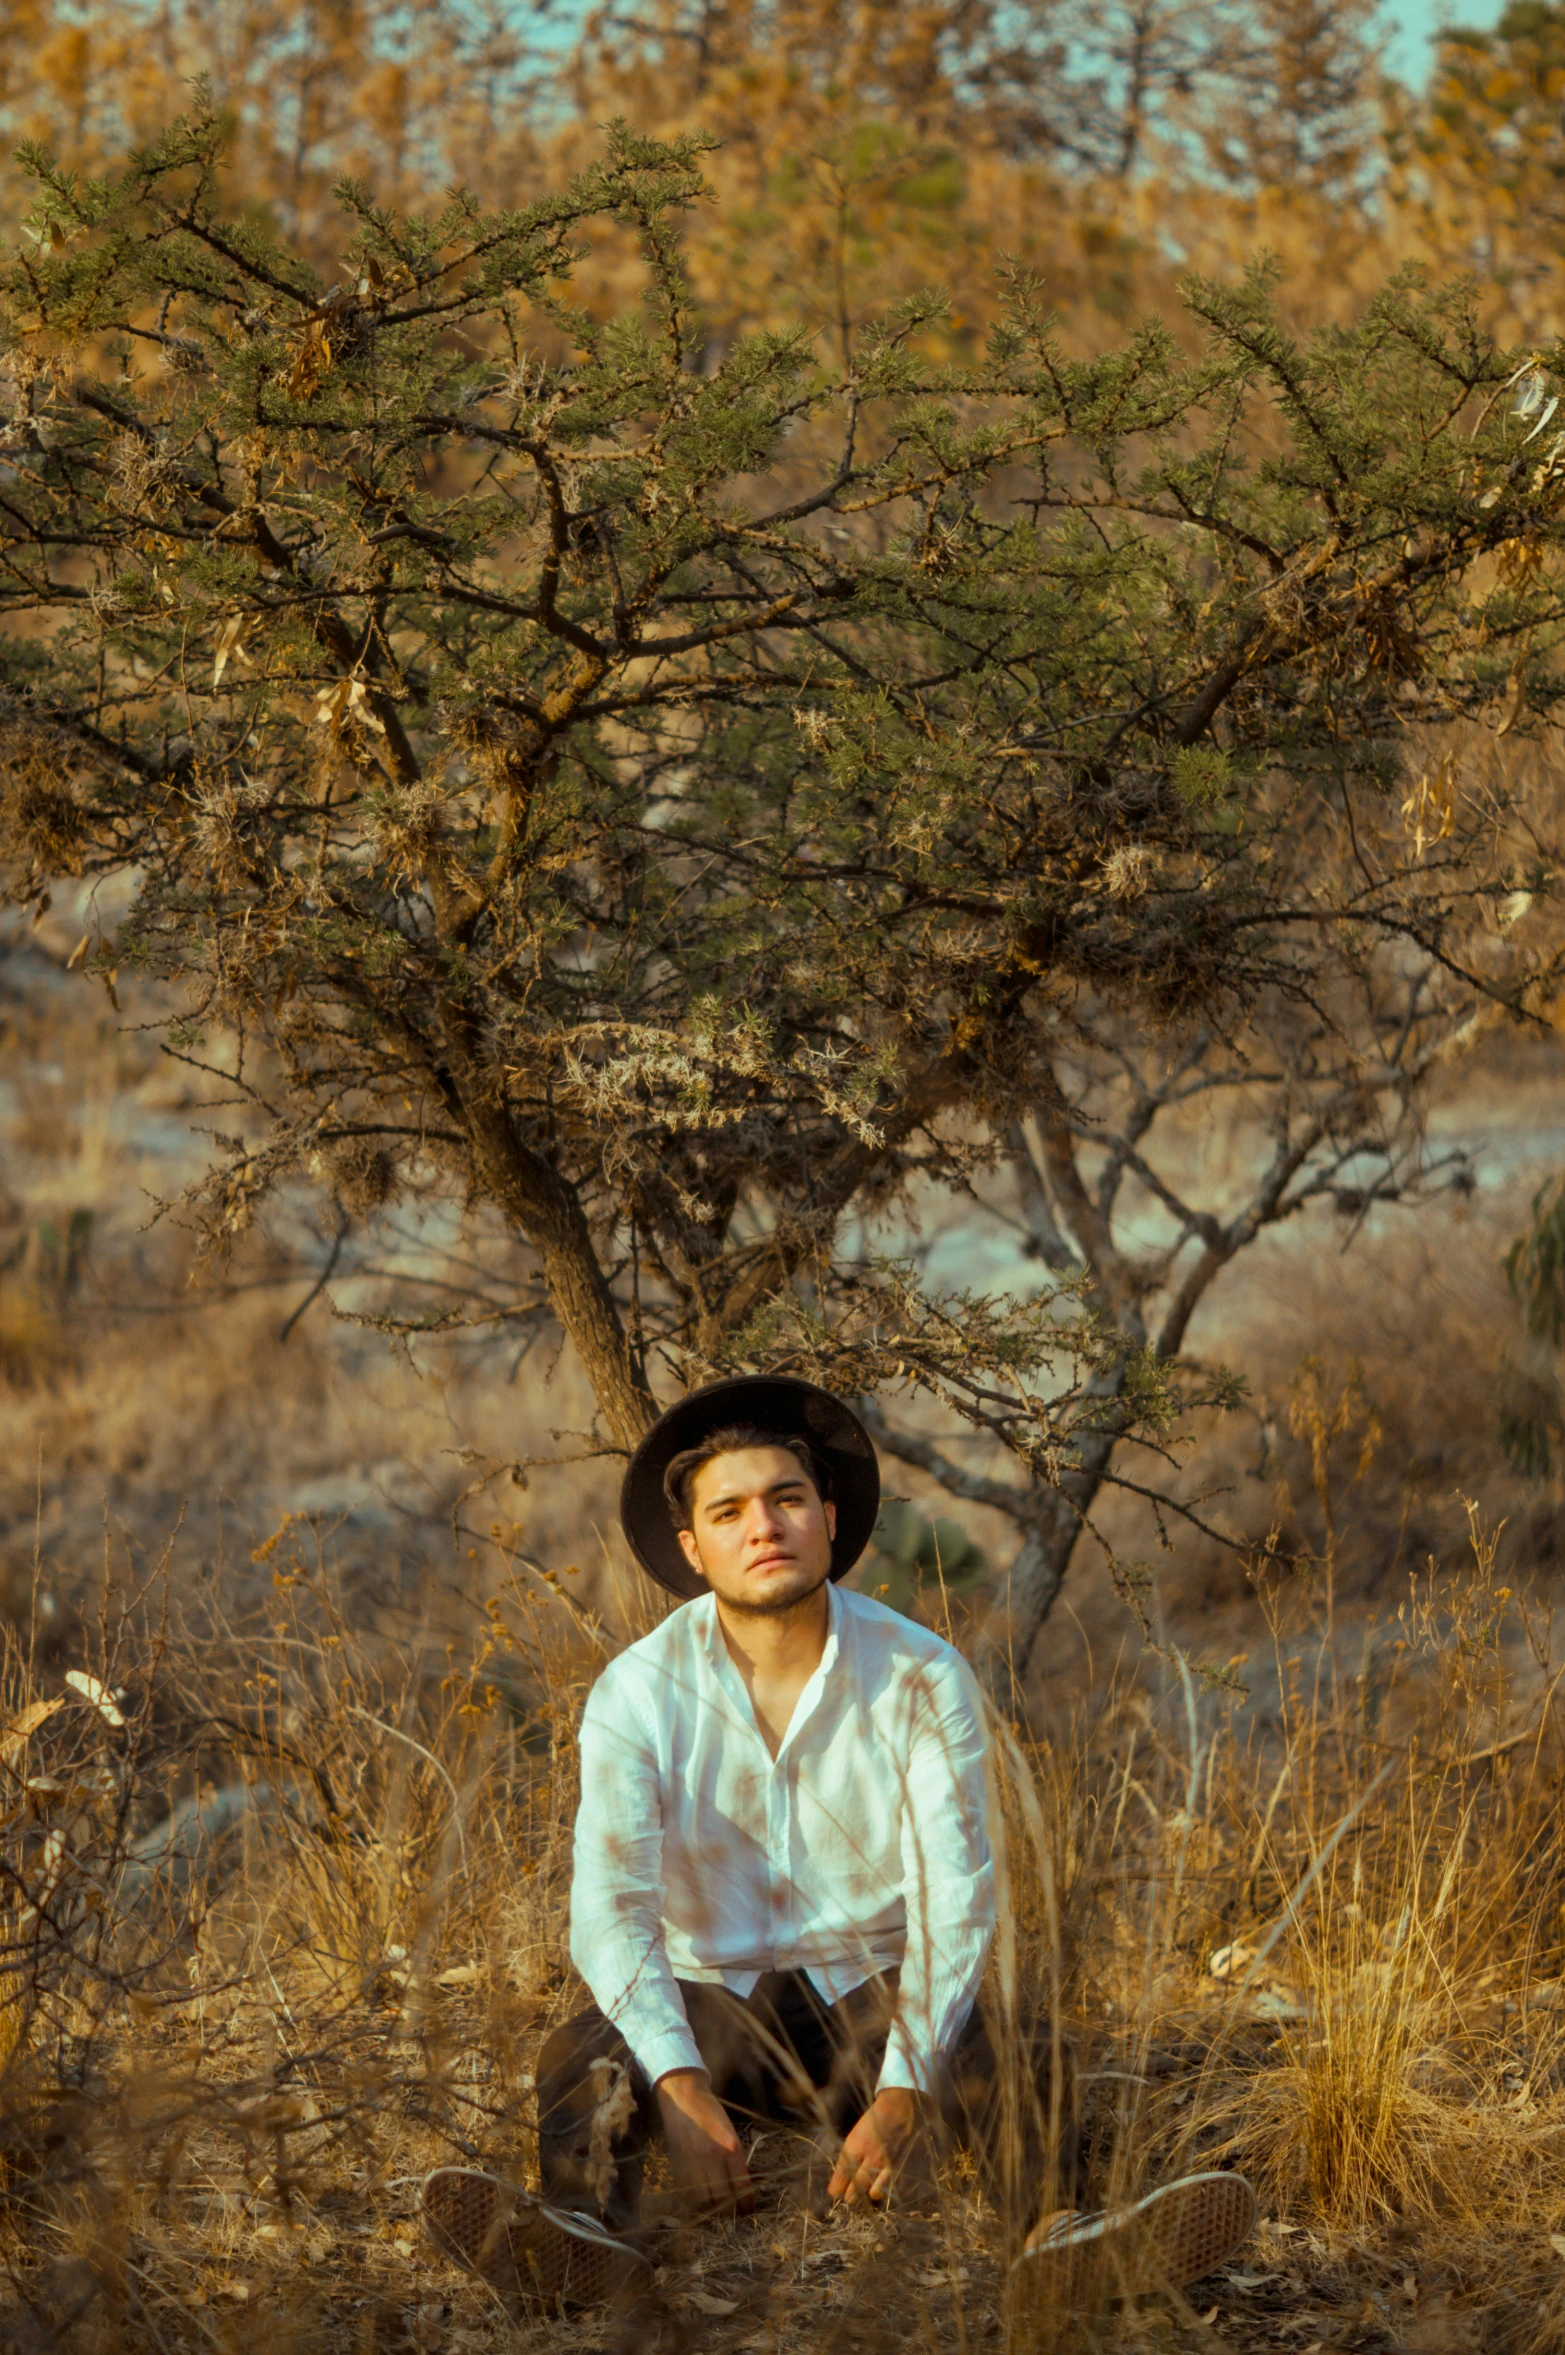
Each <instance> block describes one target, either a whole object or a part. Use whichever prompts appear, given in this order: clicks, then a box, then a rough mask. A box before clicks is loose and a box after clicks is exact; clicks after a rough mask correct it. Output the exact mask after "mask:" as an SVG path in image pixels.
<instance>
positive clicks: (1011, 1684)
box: [974, 1432, 1117, 1709]
mask: <svg viewBox="0 0 1565 2355" xmlns="http://www.w3.org/2000/svg"><path fill="white" fill-rule="evenodd" d="M1116 1445H1117V1440H1116V1438H1115V1436H1114V1435H1113V1434H1112V1433H1109V1432H1105V1433H1104V1434H1103V1436H1102V1437H1101V1438H1098V1439H1093V1440H1091V1441H1090V1442H1089V1443H1088V1444H1087V1446H1086V1447H1084V1448H1083V1449H1082V1461H1081V1463H1080V1465H1079V1466H1078V1467H1077V1469H1076V1470H1075V1471H1074V1472H1069V1473H1067V1474H1066V1476H1065V1478H1064V1479H1063V1480H1062V1481H1061V1482H1060V1485H1059V1487H1058V1488H1055V1489H1045V1490H1043V1492H1042V1494H1041V1495H1040V1497H1039V1499H1038V1502H1037V1504H1036V1506H1035V1507H1034V1511H1033V1514H1032V1516H1030V1518H1031V1524H1032V1525H1031V1527H1030V1528H1029V1529H1028V1531H1027V1535H1026V1536H1025V1537H1024V1538H1023V1540H1022V1543H1021V1547H1020V1550H1019V1551H1018V1553H1017V1554H1016V1556H1015V1559H1014V1560H1013V1561H1012V1563H1011V1566H1010V1569H1009V1570H1008V1571H1007V1572H1006V1575H1005V1586H1004V1589H1003V1590H1002V1592H1001V1593H1000V1594H999V1595H998V1596H996V1598H995V1601H994V1604H993V1607H992V1608H991V1610H990V1613H989V1617H988V1619H987V1621H986V1623H985V1625H984V1628H983V1630H982V1633H981V1635H980V1637H979V1642H978V1650H977V1658H976V1660H975V1661H974V1667H975V1670H976V1672H977V1675H978V1678H979V1681H980V1682H981V1684H982V1685H983V1687H984V1690H985V1691H986V1692H987V1693H988V1695H989V1697H990V1699H991V1700H992V1701H993V1702H994V1703H995V1705H996V1706H997V1707H998V1708H1001V1709H1009V1708H1010V1706H1011V1704H1012V1702H1013V1700H1014V1697H1015V1694H1016V1693H1017V1691H1018V1690H1019V1689H1020V1687H1021V1684H1022V1682H1023V1680H1024V1678H1025V1677H1026V1674H1027V1669H1028V1665H1029V1663H1030V1662H1031V1659H1032V1653H1033V1646H1034V1644H1036V1642H1037V1641H1038V1637H1039V1635H1040V1634H1041V1632H1042V1630H1043V1624H1044V1621H1045V1620H1046V1619H1047V1618H1048V1616H1049V1613H1050V1611H1051V1610H1052V1609H1053V1608H1054V1598H1055V1596H1056V1595H1057V1594H1058V1593H1059V1591H1060V1588H1061V1587H1062V1586H1063V1585H1064V1584H1065V1573H1066V1572H1067V1570H1069V1568H1070V1563H1071V1556H1072V1554H1073V1553H1074V1552H1075V1550H1076V1540H1077V1539H1078V1538H1079V1537H1080V1535H1081V1532H1082V1527H1083V1524H1084V1523H1085V1521H1086V1518H1087V1515H1088V1513H1089V1512H1090V1511H1091V1509H1092V1506H1093V1503H1094V1501H1095V1500H1096V1497H1097V1494H1098V1491H1099V1489H1100V1488H1101V1487H1102V1486H1103V1480H1104V1475H1105V1474H1106V1472H1107V1471H1108V1468H1109V1462H1110V1459H1111V1457H1112V1456H1113V1453H1114V1449H1115V1446H1116Z"/></svg>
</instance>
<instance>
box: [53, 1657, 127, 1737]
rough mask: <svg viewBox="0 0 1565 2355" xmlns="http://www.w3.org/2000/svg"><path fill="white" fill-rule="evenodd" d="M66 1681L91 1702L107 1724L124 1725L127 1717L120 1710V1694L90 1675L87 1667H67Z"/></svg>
mask: <svg viewBox="0 0 1565 2355" xmlns="http://www.w3.org/2000/svg"><path fill="white" fill-rule="evenodd" d="M65 1681H66V1683H67V1684H68V1685H69V1686H70V1688H71V1690H72V1692H73V1693H80V1695H81V1697H82V1699H83V1700H84V1701H90V1702H91V1704H92V1706H93V1708H94V1709H96V1710H97V1712H98V1715H99V1716H100V1717H101V1718H102V1719H103V1722H104V1724H105V1725H112V1726H114V1727H115V1728H119V1727H121V1726H123V1725H124V1723H125V1719H124V1717H123V1715H122V1714H121V1711H120V1705H119V1696H118V1695H116V1694H114V1693H111V1692H110V1690H109V1688H108V1686H107V1685H106V1684H103V1683H100V1681H99V1679H98V1678H97V1677H95V1676H89V1675H88V1674H87V1671H86V1669H85V1668H67V1670H66V1671H65Z"/></svg>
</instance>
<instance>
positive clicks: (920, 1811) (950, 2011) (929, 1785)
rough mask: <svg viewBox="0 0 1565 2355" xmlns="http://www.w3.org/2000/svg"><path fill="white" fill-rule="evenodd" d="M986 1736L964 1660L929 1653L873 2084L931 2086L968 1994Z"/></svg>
mask: <svg viewBox="0 0 1565 2355" xmlns="http://www.w3.org/2000/svg"><path fill="white" fill-rule="evenodd" d="M988 1752H989V1741H988V1735H987V1733H986V1730H985V1727H984V1718H983V1704H982V1702H981V1701H980V1699H979V1696H978V1692H977V1688H976V1686H975V1685H974V1683H973V1680H972V1677H971V1674H970V1672H969V1671H968V1669H967V1668H966V1666H965V1664H964V1663H963V1662H961V1661H960V1660H957V1659H951V1660H942V1661H933V1662H931V1663H930V1664H929V1666H928V1667H926V1668H925V1669H923V1670H922V1671H921V1672H920V1674H919V1676H918V1677H917V1679H916V1680H915V1684H914V1689H913V1695H912V1709H911V1724H910V1732H909V1743H908V1765H907V1782H906V1790H905V1793H904V1804H903V1809H902V1866H903V1883H902V1889H903V1902H904V1904H905V1905H906V1908H907V1947H906V1951H905V1953H904V1955H903V1960H902V1973H901V1978H900V1981H899V1985H898V1993H897V2010H896V2017H895V2019H894V2020H893V2021H892V2024H891V2032H890V2034H889V2035H888V2037H887V2039H886V2057H885V2062H884V2064H883V2066H882V2068H881V2072H880V2086H881V2087H882V2088H885V2087H890V2086H906V2087H908V2088H910V2089H911V2090H912V2091H913V2092H915V2093H933V2092H934V2091H935V2090H936V2084H937V2079H938V2071H939V2064H940V2060H941V2056H942V2055H943V2054H944V2053H946V2052H947V2051H949V2049H950V2047H951V2046H952V2044H954V2043H955V2041H956V2039H957V2037H958V2036H959V2035H960V2034H961V2031H962V2028H963V2026H964V2024H965V2022H966V2020H967V2017H968V2014H969V2013H970V2012H971V2010H972V2008H973V2005H974V2003H975V2002H976V2001H977V1997H978V1989H979V1984H980V1982H981V1981H982V1979H983V1975H984V1965H985V1964H986V1962H987V1961H988V1959H989V1947H990V1944H991V1942H992V1940H993V1937H994V1910H995V1895H994V1857H993V1853H992V1850H991V1847H990V1840H989V1777H988Z"/></svg>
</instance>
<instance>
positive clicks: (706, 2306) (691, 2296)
mask: <svg viewBox="0 0 1565 2355" xmlns="http://www.w3.org/2000/svg"><path fill="white" fill-rule="evenodd" d="M685 2296H686V2298H687V2299H688V2301H689V2303H690V2304H691V2305H692V2306H694V2308H695V2310H696V2312H697V2313H698V2314H737V2313H738V2311H739V2301H738V2299H737V2298H714V2297H712V2296H711V2295H710V2294H709V2293H708V2292H707V2291H706V2290H686V2292H685Z"/></svg>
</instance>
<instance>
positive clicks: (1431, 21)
mask: <svg viewBox="0 0 1565 2355" xmlns="http://www.w3.org/2000/svg"><path fill="white" fill-rule="evenodd" d="M1503 6H1504V0H1384V5H1383V7H1382V10H1381V13H1382V15H1383V16H1384V17H1385V20H1386V22H1387V24H1388V25H1390V26H1392V27H1393V28H1394V29H1393V33H1392V39H1391V46H1390V50H1389V52H1388V54H1387V59H1386V62H1387V64H1388V65H1389V66H1390V68H1391V70H1392V72H1393V73H1394V74H1395V75H1396V76H1397V77H1398V79H1399V80H1401V81H1404V82H1410V83H1411V84H1412V85H1413V87H1414V88H1415V89H1416V88H1417V87H1418V85H1419V84H1420V83H1421V82H1422V81H1423V80H1424V77H1425V76H1426V74H1427V73H1428V71H1429V58H1430V44H1431V42H1432V41H1433V39H1434V36H1435V34H1436V33H1437V32H1438V31H1439V30H1440V28H1441V27H1442V25H1448V24H1457V25H1492V24H1493V23H1494V21H1495V19H1496V18H1497V17H1498V16H1499V15H1500V13H1501V10H1502V8H1503Z"/></svg>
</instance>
